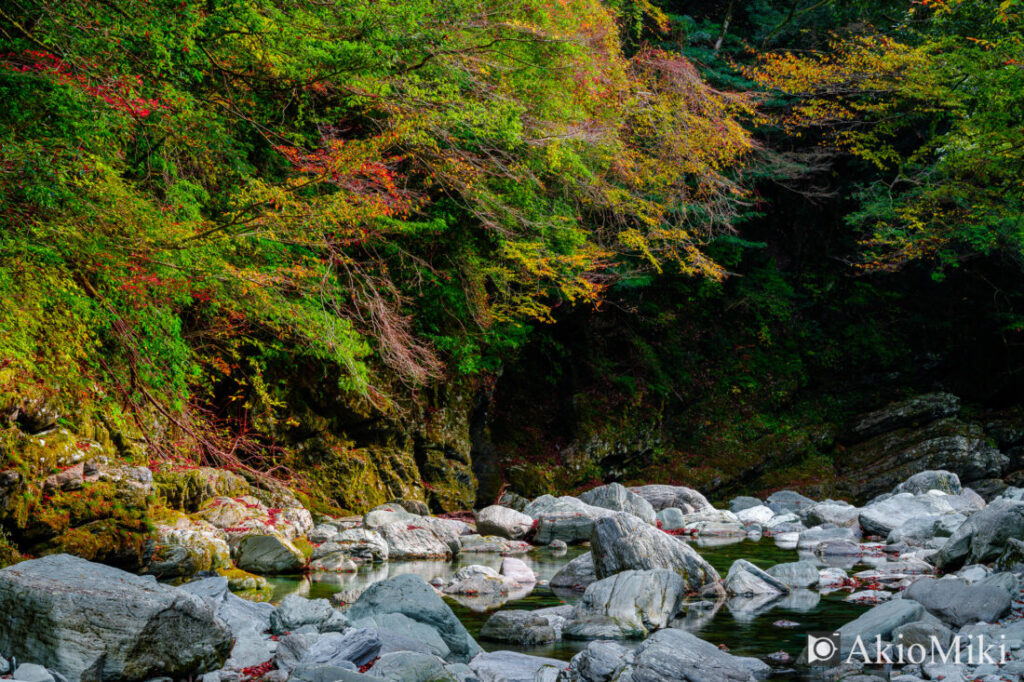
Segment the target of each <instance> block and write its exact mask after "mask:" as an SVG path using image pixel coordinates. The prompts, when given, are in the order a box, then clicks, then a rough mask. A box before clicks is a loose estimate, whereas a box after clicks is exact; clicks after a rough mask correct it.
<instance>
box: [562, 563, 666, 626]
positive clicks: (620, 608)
mask: <svg viewBox="0 0 1024 682" xmlns="http://www.w3.org/2000/svg"><path fill="white" fill-rule="evenodd" d="M685 595H686V588H685V584H684V583H683V579H682V578H680V577H679V575H678V574H676V573H674V572H672V571H669V570H666V569H663V568H660V569H655V570H653V571H623V572H621V573H616V574H615V575H613V576H611V577H610V578H605V579H603V580H598V581H597V582H596V583H593V584H591V585H590V586H589V587H588V588H587V591H586V592H585V593H584V594H583V598H582V599H580V601H579V603H578V604H576V608H575V609H574V610H573V614H572V617H571V618H570V619H569V622H568V623H566V625H565V628H564V629H563V636H565V637H569V638H573V639H623V638H639V637H645V636H647V635H648V634H649V633H650V632H652V631H654V630H658V629H661V628H663V627H666V626H667V625H668V624H669V622H670V621H671V620H672V618H673V617H674V616H675V615H676V613H677V612H678V611H679V604H680V601H681V600H682V599H683V597H684V596H685Z"/></svg>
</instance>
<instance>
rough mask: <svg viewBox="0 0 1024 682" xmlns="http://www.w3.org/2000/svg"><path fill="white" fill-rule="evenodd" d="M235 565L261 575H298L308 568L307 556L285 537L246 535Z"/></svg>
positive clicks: (240, 545)
mask: <svg viewBox="0 0 1024 682" xmlns="http://www.w3.org/2000/svg"><path fill="white" fill-rule="evenodd" d="M235 563H236V564H237V565H238V567H239V568H240V569H242V570H243V571H249V572H250V573H256V574H259V575H275V574H279V573H298V572H300V571H302V569H303V568H304V567H305V566H306V556H305V555H304V554H303V553H302V551H301V550H300V549H299V548H298V547H296V546H295V545H293V544H292V543H291V542H290V541H289V540H287V539H286V538H284V537H283V536H280V535H246V536H245V537H243V538H242V539H241V540H240V541H239V543H238V550H237V554H236V556H235Z"/></svg>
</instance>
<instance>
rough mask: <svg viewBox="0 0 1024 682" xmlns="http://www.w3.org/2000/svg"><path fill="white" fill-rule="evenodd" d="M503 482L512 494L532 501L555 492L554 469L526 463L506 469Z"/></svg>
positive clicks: (549, 466)
mask: <svg viewBox="0 0 1024 682" xmlns="http://www.w3.org/2000/svg"><path fill="white" fill-rule="evenodd" d="M505 480H506V481H507V482H508V485H509V488H510V489H511V490H512V492H514V493H517V494H519V495H522V496H523V497H526V498H529V499H533V498H535V497H540V496H541V495H548V494H550V493H551V492H552V491H554V490H557V487H556V481H555V472H554V467H552V466H551V465H547V464H539V463H534V462H528V463H526V464H517V465H515V466H511V467H508V468H507V469H506V470H505Z"/></svg>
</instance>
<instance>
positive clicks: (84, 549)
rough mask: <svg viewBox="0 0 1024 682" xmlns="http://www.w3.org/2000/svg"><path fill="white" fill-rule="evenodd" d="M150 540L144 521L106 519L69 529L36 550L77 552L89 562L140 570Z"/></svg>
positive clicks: (52, 552) (60, 552) (38, 552)
mask: <svg viewBox="0 0 1024 682" xmlns="http://www.w3.org/2000/svg"><path fill="white" fill-rule="evenodd" d="M151 539H152V536H151V534H150V529H149V527H148V524H146V523H145V522H144V521H141V520H139V521H135V522H130V521H118V520H115V519H104V520H101V521H93V522H92V523H88V524H86V525H84V526H80V527H78V528H70V529H68V530H66V531H64V532H63V533H61V534H60V535H59V536H57V537H56V538H53V539H52V540H49V541H47V542H46V543H44V544H42V545H40V546H37V547H36V548H35V553H37V554H40V555H46V554H63V553H67V554H74V555H75V556H79V557H82V558H83V559H88V560H89V561H96V562H99V563H102V564H109V565H111V566H117V567H118V568H123V569H125V570H128V571H139V570H140V569H141V568H142V567H143V566H144V565H145V563H146V562H145V557H146V550H147V547H148V546H150V544H151V543H150V541H151Z"/></svg>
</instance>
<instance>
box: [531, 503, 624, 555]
mask: <svg viewBox="0 0 1024 682" xmlns="http://www.w3.org/2000/svg"><path fill="white" fill-rule="evenodd" d="M524 512H525V513H526V514H527V515H528V516H530V517H531V518H533V519H535V520H536V521H537V532H536V534H535V536H534V539H535V541H536V542H537V544H540V545H547V544H549V543H551V541H552V540H561V541H563V542H566V543H570V544H571V543H574V542H583V541H584V540H589V539H590V534H591V532H592V531H593V530H594V521H596V520H597V519H599V518H602V517H606V516H611V515H613V514H615V513H617V512H614V511H612V510H610V509H605V508H603V507H593V506H591V505H589V504H586V503H585V502H582V501H580V500H578V499H576V498H575V497H570V496H565V497H552V496H551V495H541V496H540V497H538V498H537V499H536V500H534V501H533V502H531V503H530V504H528V505H527V506H526V509H525V510H524Z"/></svg>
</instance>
